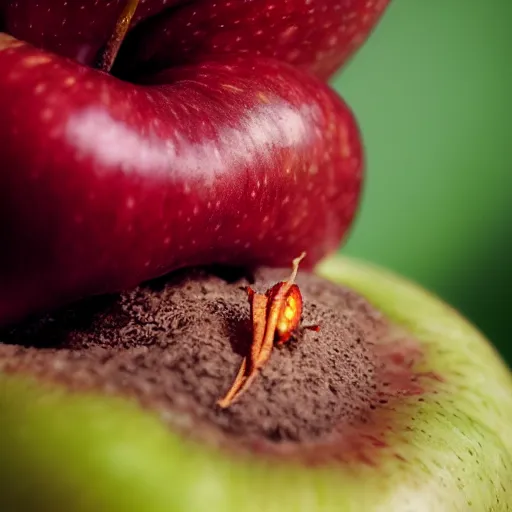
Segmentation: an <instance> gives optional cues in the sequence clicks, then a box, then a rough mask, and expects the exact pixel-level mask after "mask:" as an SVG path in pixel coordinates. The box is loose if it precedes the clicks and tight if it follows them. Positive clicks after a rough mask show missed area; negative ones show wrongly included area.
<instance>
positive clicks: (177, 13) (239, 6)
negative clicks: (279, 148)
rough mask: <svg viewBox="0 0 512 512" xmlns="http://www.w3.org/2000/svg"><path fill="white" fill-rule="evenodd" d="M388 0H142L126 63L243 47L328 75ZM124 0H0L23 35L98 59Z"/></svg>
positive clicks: (10, 27) (133, 65)
mask: <svg viewBox="0 0 512 512" xmlns="http://www.w3.org/2000/svg"><path fill="white" fill-rule="evenodd" d="M389 1H390V0H245V1H242V0H217V1H212V0H189V1H187V0H145V1H144V2H140V5H139V7H138V9H137V13H136V16H135V18H134V20H133V23H132V28H135V30H134V31H133V33H132V35H131V37H129V41H128V43H129V44H128V45H127V47H126V51H125V52H123V51H121V55H120V59H121V66H120V67H121V68H123V67H124V68H127V67H128V68H130V69H135V70H139V69H140V67H141V65H142V64H149V65H150V66H151V67H152V68H153V69H163V68H164V67H167V66H169V65H176V64H183V63H186V62H191V61H194V60H197V59H198V58H200V59H204V58H205V56H207V55H219V54H225V53H243V54H247V55H260V56H267V57H273V58H276V59H278V60H280V61H284V62H288V63H291V64H294V65H296V66H299V67H302V68H304V69H307V70H308V71H310V72H312V73H314V74H315V75H316V76H318V77H320V78H322V79H326V78H329V77H330V76H331V75H332V74H333V73H334V72H336V71H337V70H338V69H339V68H340V66H342V65H343V64H344V63H345V62H346V61H347V60H348V59H349V58H350V57H351V56H352V55H353V54H354V52H355V51H356V50H357V49H358V48H359V47H360V46H361V44H362V43H363V42H364V41H365V40H366V38H367V37H368V35H369V34H370V32H371V31H372V29H373V27H374V26H375V25H376V23H377V22H378V20H379V19H380V17H381V16H382V14H383V12H384V10H385V9H386V7H387V5H388V4H389ZM124 3H125V0H95V1H94V2H92V1H86V0H72V1H71V0H69V1H68V2H60V5H55V4H56V2H55V1H54V0H39V1H37V2H35V1H33V0H16V1H10V0H0V19H2V17H3V19H4V20H5V29H6V31H7V32H8V33H10V34H12V35H14V36H15V37H17V38H19V39H23V40H25V41H28V42H30V43H32V44H35V45H36V46H39V47H41V48H45V49H48V50H51V51H53V52H55V53H58V54H61V55H65V56H68V57H71V58H73V59H76V60H78V61H80V62H83V63H85V64H93V63H94V62H95V59H96V58H97V57H98V53H99V51H100V49H101V48H102V47H103V46H104V45H105V44H106V42H107V40H108V38H109V36H110V34H111V33H112V31H113V30H114V26H115V23H116V20H117V18H118V17H119V15H120V13H121V11H122V9H123V6H124Z"/></svg>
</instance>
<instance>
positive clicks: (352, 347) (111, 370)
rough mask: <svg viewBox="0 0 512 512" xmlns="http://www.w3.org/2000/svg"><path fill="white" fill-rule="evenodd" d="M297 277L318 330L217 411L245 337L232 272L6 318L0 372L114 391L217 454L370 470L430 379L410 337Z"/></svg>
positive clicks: (184, 276)
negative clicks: (15, 320) (218, 449)
mask: <svg viewBox="0 0 512 512" xmlns="http://www.w3.org/2000/svg"><path fill="white" fill-rule="evenodd" d="M288 271H289V270H288V269H281V270H279V269H278V270H275V269H274V270H270V269H266V270H260V271H258V272H256V274H255V276H254V277H255V283H253V284H252V286H253V287H255V288H256V289H258V290H260V291H262V290H263V291H264V290H265V289H266V288H268V287H269V286H271V285H273V284H275V283H276V282H277V281H280V280H282V279H283V277H285V276H286V274H287V272H288ZM219 276H220V277H219ZM297 282H298V284H299V286H300V288H301V291H302V293H303V296H304V300H305V303H304V310H303V312H304V316H303V324H304V325H309V324H320V325H321V331H320V332H318V333H314V332H311V331H304V330H299V332H298V335H297V339H296V340H295V341H293V342H291V343H290V344H289V345H288V346H285V347H283V348H281V349H276V350H275V351H273V354H272V358H271V360H270V361H269V363H268V365H267V366H266V367H265V368H264V369H263V371H262V372H261V375H260V376H259V377H258V379H257V380H256V381H255V382H254V384H253V387H251V388H250V389H249V390H248V391H247V392H246V394H244V395H243V396H242V397H241V398H240V400H239V401H238V402H236V403H235V404H233V405H232V406H231V407H230V408H229V409H227V410H219V409H218V408H217V407H216V406H215V403H216V400H217V399H218V397H219V396H220V395H221V394H223V393H224V392H225V390H226V389H227V388H228V387H229V385H230V384H231V382H232V379H233V377H234V373H236V371H237V369H238V367H239V365H240V362H241V358H242V356H243V355H244V353H245V352H244V351H245V350H246V349H247V348H248V345H249V343H250V339H251V332H250V323H249V310H248V304H247V298H246V294H245V291H244V290H243V289H241V288H242V287H243V286H245V285H246V284H249V283H248V281H247V280H246V279H245V278H243V277H240V276H237V275H234V274H232V273H228V274H225V273H221V274H219V275H217V274H208V273H204V272H201V271H198V270H197V271H190V272H182V273H177V274H175V275H173V276H171V277H170V278H169V280H168V281H160V282H157V283H151V284H150V285H149V286H147V287H141V288H138V289H136V290H134V291H132V292H127V293H124V294H122V295H121V296H119V297H110V298H107V297H105V298H97V299H94V300H92V301H87V302H85V303H82V304H81V305H79V306H76V307H74V308H71V309H69V310H67V311H63V312H60V313H58V314H56V315H54V316H53V317H51V318H50V317H47V318H45V319H41V320H39V321H36V322H35V323H33V324H31V325H28V324H26V325H24V326H20V327H18V328H16V329H14V330H11V331H10V332H9V333H4V334H3V335H2V336H0V339H1V340H2V341H3V342H5V343H8V344H4V345H0V369H1V370H2V371H3V372H6V373H21V374H27V373H28V374H31V375H33V376H35V377H37V378H38V379H40V380H43V381H46V382H48V381H49V382H52V383H54V384H57V385H60V386H66V387H67V388H68V389H70V390H73V391H75V392H84V391H94V392H99V393H108V394H112V393H113V394H115V395H121V396H125V397H128V398H129V399H132V400H136V401H137V402H138V403H139V404H140V405H141V406H143V407H144V408H147V409H150V410H153V411H157V412H158V413H159V414H160V415H161V417H162V418H163V419H164V421H167V422H169V426H170V427H171V428H172V429H174V430H178V431H180V432H182V433H183V435H186V436H189V437H192V438H194V439H196V440H200V441H203V442H207V443H212V444H214V445H217V446H222V447H224V448H225V449H226V450H229V451H233V452H242V453H244V452H252V453H258V454H260V455H261V456H264V457H268V458H276V457H277V459H279V460H281V461H283V460H289V461H298V462H300V463H302V464H307V465H318V464H327V463H333V462H334V463H339V464H358V465H361V464H362V465H376V464H378V463H379V460H380V459H381V457H383V456H385V455H386V454H388V452H389V451H390V450H391V448H390V447H389V446H388V437H389V434H390V433H394V434H396V433H397V432H400V431H403V430H404V429H406V428H407V422H406V421H405V420H404V419H403V418H402V417H401V416H399V415H397V414H396V413H395V409H397V408H399V407H400V405H401V404H402V403H403V401H404V400H409V399H411V400H416V398H420V397H427V396H429V394H430V393H431V392H433V391H434V390H435V388H436V386H438V385H439V382H437V381H436V380H435V379H433V378H432V377H431V376H430V375H428V374H427V373H425V372H424V368H423V367H422V360H423V357H424V354H423V351H422V350H421V348H420V346H419V344H418V343H417V342H416V341H415V340H414V339H412V338H411V337H410V336H409V335H408V334H407V333H403V332H401V331H399V330H398V329H397V328H395V327H392V326H390V325H389V323H388V322H387V321H386V319H385V318H384V317H383V316H382V315H381V314H380V313H379V312H378V311H376V310H375V309H373V308H372V307H371V306H370V305H369V304H368V303H367V302H366V301H365V300H363V299H362V298H361V297H359V296H358V295H356V294H355V293H354V292H351V291H349V290H348V289H345V288H340V287H338V286H337V285H334V284H332V283H329V282H327V281H324V280H323V279H321V278H318V277H315V276H312V275H309V274H304V273H303V274H299V276H298V279H297ZM36 347H37V348H36ZM176 417H178V418H179V421H177V422H175V421H174V418H176Z"/></svg>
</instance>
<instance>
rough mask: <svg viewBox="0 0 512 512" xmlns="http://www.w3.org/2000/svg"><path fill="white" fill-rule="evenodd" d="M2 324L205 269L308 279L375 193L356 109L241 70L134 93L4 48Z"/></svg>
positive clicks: (0, 61)
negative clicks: (299, 260) (365, 175)
mask: <svg viewBox="0 0 512 512" xmlns="http://www.w3.org/2000/svg"><path fill="white" fill-rule="evenodd" d="M0 69H2V70H7V72H6V73H5V72H4V73H3V74H2V75H1V77H0V98H8V99H9V101H1V102H0V119H2V123H1V124H0V162H2V172H1V173H0V219H1V222H0V247H1V248H2V250H1V251H0V283H1V287H0V324H2V323H6V322H10V321H14V320H16V319H18V318H21V317H23V316H25V315H27V314H29V313H32V312H37V311H39V310H46V309H49V308H52V307H53V306H57V305H60V304H61V303H64V302H68V301H72V300H74V299H77V298H80V297H82V296H85V295H91V294H97V293H104V292H113V291H116V290H119V289H124V288H128V287H130V286H134V285H136V284H138V283H140V282H142V281H144V280H146V279H150V278H154V277H156V276H158V275H162V274H164V273H166V272H168V271H170V270H173V269H176V268H179V267H183V266H190V265H197V264H210V263H228V264H235V265H247V266H252V265H270V266H289V264H290V261H291V260H292V259H293V258H295V257H297V256H298V255H299V254H300V253H301V252H302V251H303V250H306V251H307V257H306V260H305V262H304V265H303V268H308V267H311V266H312V265H314V264H315V263H316V262H318V261H319V260H320V259H321V258H322V257H324V256H325V255H326V254H328V253H330V252H332V251H334V250H335V249H336V248H337V247H338V245H339V243H340V240H341V239H342V238H343V236H344V235H345V233H346V231H347V229H348V227H349V226H350V224H351V222H352V219H353V217H354V214H355V212H356V208H357V205H358V198H359V194H360V190H361V180H362V168H363V156H362V147H361V143H360V138H359V132H358V128H357V125H356V122H355V120H354V117H353V116H352V114H351V112H350V110H349V109H348V107H347V106H346V105H345V104H344V103H343V101H342V100H341V99H340V98H339V97H338V95H337V94H336V93H335V92H333V91H332V90H331V89H329V88H328V87H327V86H325V85H323V84H322V83H321V82H319V81H318V80H317V79H315V78H313V77H312V76H310V75H309V74H306V73H304V72H302V71H300V70H298V69H295V68H294V67H291V66H288V65H287V64H285V63H279V62H277V61H275V60H273V59H265V58H259V57H249V56H245V57H241V56H229V57H224V58H222V59H220V60H217V61H211V62H205V63H202V64H198V65H195V66H188V67H183V68H176V69H173V70H170V71H167V72H165V73H163V74H161V75H159V76H158V77H154V78H153V79H152V80H150V82H151V83H147V84H143V85H134V84H128V83H125V82H122V81H120V80H118V79H116V78H114V77H112V76H110V75H107V74H105V73H102V72H99V71H96V70H93V69H91V68H87V67H84V66H81V65H79V64H77V63H76V62H73V61H71V60H67V59H64V58H61V57H58V56H56V55H53V54H50V53H48V52H43V51H40V50H37V49H35V48H34V47H32V46H30V45H28V44H25V43H22V42H19V41H16V40H14V39H13V38H11V37H9V36H6V35H4V36H2V37H1V38H0Z"/></svg>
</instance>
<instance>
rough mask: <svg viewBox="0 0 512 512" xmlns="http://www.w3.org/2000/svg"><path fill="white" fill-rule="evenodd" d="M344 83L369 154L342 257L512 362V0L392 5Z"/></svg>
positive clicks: (412, 0) (396, 0)
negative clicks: (475, 331) (416, 288)
mask: <svg viewBox="0 0 512 512" xmlns="http://www.w3.org/2000/svg"><path fill="white" fill-rule="evenodd" d="M391 3H392V5H391V7H390V8H389V10H388V12H387V15H385V16H384V19H383V20H382V22H381V24H380V25H379V26H378V28H377V29H376V31H375V32H374V34H373V35H372V37H371V38H370V40H369V41H368V43H367V44H366V46H364V48H363V49H362V50H361V51H360V52H359V54H357V55H356V57H355V59H354V60H353V61H352V62H351V63H350V65H349V66H348V67H347V68H346V69H345V71H344V72H343V73H342V74H341V75H340V76H339V77H337V79H336V80H335V85H336V88H337V89H338V90H339V91H340V92H341V94H342V95H343V96H344V97H345V99H346V100H347V101H348V103H349V104H350V105H351V107H352V108H353V110H354V111H355V113H356V115H357V117H358V119H359V122H360V126H361V129H362V132H363V137H364V140H365V145H366V148H367V159H368V161H367V182H366V188H365V193H364V199H363V204H362V208H361V210H360V214H359V218H358V220H357V222H356V224H355V226H354V228H353V231H352V233H351V235H350V238H349V239H348V242H347V244H346V245H345V247H344V248H343V249H342V252H344V253H345V254H348V255H352V256H357V257H359V258H362V259H365V260H368V261H372V262H376V263H378V264H381V265H385V266H386V267H388V268H390V269H392V270H395V271H398V272H399V273H401V274H403V275H405V276H408V277H410V278H412V279H414V280H416V281H417V282H419V283H421V284H423V285H424V286H426V287H427V288H429V289H430V290H432V291H434V292H436V293H437V294H439V295H440V296H441V297H443V298H444V299H445V300H447V301H448V302H450V303H451V304H452V305H454V306H455V307H457V308H458V309H459V310H461V311H462V312H463V313H464V314H465V315H466V316H468V317H469V318H470V319H471V321H472V322H473V323H474V324H476V325H477V326H478V327H479V328H480V329H481V330H482V331H483V332H484V333H485V334H487V336H488V337H489V338H490V339H491V340H492V341H493V342H494V343H495V345H496V346H497V347H498V348H499V349H500V350H501V352H502V353H503V354H504V355H505V357H506V358H507V360H508V362H509V364H510V363H512V336H511V334H510V332H509V324H508V322H509V318H511V317H512V265H511V264H510V261H511V259H510V256H509V250H510V246H511V242H512V213H511V212H512V208H511V206H509V204H508V203H509V196H510V195H511V194H512V145H511V140H510V139H511V133H512V126H511V120H512V1H510V0H506V1H505V0H486V1H485V2H483V1H474V2H471V1H468V0H430V1H425V0H392V2H391Z"/></svg>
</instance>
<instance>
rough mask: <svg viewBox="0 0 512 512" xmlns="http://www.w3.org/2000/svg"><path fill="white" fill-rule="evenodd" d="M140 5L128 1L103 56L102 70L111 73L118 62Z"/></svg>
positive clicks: (131, 0) (130, 0)
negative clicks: (119, 53) (117, 58)
mask: <svg viewBox="0 0 512 512" xmlns="http://www.w3.org/2000/svg"><path fill="white" fill-rule="evenodd" d="M138 5H139V0H127V1H126V5H125V7H124V9H123V12H122V13H121V15H120V16H119V18H118V20H117V23H116V27H115V29H114V32H113V33H112V35H111V37H110V39H109V41H108V43H107V45H106V47H105V50H104V51H103V53H102V55H101V60H100V65H99V67H100V69H101V70H102V71H105V72H106V73H110V70H111V69H112V66H113V65H114V62H115V60H116V57H117V54H118V52H119V48H121V44H122V42H123V41H124V38H125V37H126V33H127V32H128V28H129V27H130V23H131V22H132V19H133V16H134V15H135V11H136V10H137V7H138Z"/></svg>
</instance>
